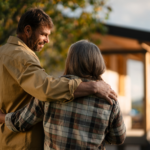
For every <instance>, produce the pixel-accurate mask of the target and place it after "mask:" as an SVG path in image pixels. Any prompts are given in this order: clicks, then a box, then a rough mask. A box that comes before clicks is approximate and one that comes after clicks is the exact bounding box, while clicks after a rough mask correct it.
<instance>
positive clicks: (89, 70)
mask: <svg viewBox="0 0 150 150" xmlns="http://www.w3.org/2000/svg"><path fill="white" fill-rule="evenodd" d="M104 71H105V63H104V60H103V57H102V55H101V52H100V50H99V48H98V47H97V46H96V45H95V44H93V43H91V42H89V41H87V40H81V41H78V42H76V43H74V44H72V45H71V46H70V48H69V52H68V56H67V59H66V66H65V72H64V75H77V76H79V77H82V78H88V79H94V80H100V79H101V77H100V75H102V74H103V73H104Z"/></svg>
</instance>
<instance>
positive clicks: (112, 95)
mask: <svg viewBox="0 0 150 150" xmlns="http://www.w3.org/2000/svg"><path fill="white" fill-rule="evenodd" d="M109 98H112V99H114V100H115V101H117V97H116V96H115V95H114V94H112V93H110V94H109Z"/></svg>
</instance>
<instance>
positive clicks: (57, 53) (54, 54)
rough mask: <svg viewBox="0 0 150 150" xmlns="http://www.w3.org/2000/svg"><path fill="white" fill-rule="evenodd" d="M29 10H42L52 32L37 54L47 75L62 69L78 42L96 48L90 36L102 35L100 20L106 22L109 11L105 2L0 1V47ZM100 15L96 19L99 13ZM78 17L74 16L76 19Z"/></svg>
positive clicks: (71, 0) (102, 28) (65, 0)
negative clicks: (46, 16)
mask: <svg viewBox="0 0 150 150" xmlns="http://www.w3.org/2000/svg"><path fill="white" fill-rule="evenodd" d="M31 7H39V8H42V9H43V10H44V11H45V12H46V13H47V14H48V15H49V16H50V17H51V18H52V20H53V22H54V30H53V32H52V34H51V35H50V43H49V44H46V46H45V47H44V50H42V51H41V52H40V53H39V54H37V55H38V56H39V58H40V60H41V65H42V66H43V67H44V68H45V69H46V71H47V72H48V73H50V74H52V72H56V71H61V70H63V69H64V64H65V59H66V56H67V51H68V48H69V46H70V45H71V44H72V43H74V42H76V41H78V40H81V39H88V40H90V41H93V42H94V43H96V44H98V43H99V42H100V41H98V40H97V41H95V40H94V39H93V38H92V36H90V35H91V33H95V32H97V30H99V31H100V32H101V33H105V32H106V27H105V26H104V25H103V23H102V21H103V19H106V18H108V14H109V12H110V11H111V8H110V7H108V6H106V0H20V1H19V2H18V0H13V1H12V0H1V1H0V10H1V11H0V26H1V28H0V45H2V44H3V43H5V42H6V40H7V38H8V37H9V35H15V34H16V28H17V24H18V21H19V19H20V16H21V15H22V14H23V13H24V12H25V11H27V10H28V9H29V8H31ZM103 11H104V13H103V14H102V15H101V16H102V18H99V17H100V15H99V13H100V12H103ZM77 14H78V15H77Z"/></svg>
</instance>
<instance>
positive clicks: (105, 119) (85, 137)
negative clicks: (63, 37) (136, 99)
mask: <svg viewBox="0 0 150 150" xmlns="http://www.w3.org/2000/svg"><path fill="white" fill-rule="evenodd" d="M104 70H105V63H104V60H103V57H102V55H101V53H100V50H99V48H98V47H97V46H96V45H95V44H93V43H91V42H88V41H86V40H81V41H78V42H76V43H74V44H72V45H71V47H70V49H69V52H68V56H67V60H66V67H65V72H64V76H63V77H66V78H69V79H72V78H74V79H77V78H81V79H82V81H84V82H88V81H91V80H92V81H93V82H95V81H97V80H101V75H102V73H103V72H104ZM112 101H113V105H110V104H109V103H108V102H106V100H105V99H100V98H98V97H95V96H93V95H91V96H87V97H82V98H77V99H76V100H74V101H72V102H70V103H63V104H61V103H60V102H55V103H53V102H51V103H49V102H45V103H44V102H41V101H39V100H37V99H36V98H33V100H32V101H31V102H30V103H29V104H28V105H26V106H25V107H24V108H22V109H21V110H18V111H17V112H14V113H9V114H7V115H6V117H5V116H4V117H5V123H6V125H7V127H8V128H9V129H10V130H13V131H15V132H19V131H26V130H28V129H29V128H30V127H31V126H33V125H34V124H36V123H37V122H39V121H41V120H43V127H44V133H45V139H44V150H63V149H64V150H93V149H94V150H96V149H100V150H104V149H105V148H104V143H105V141H106V142H108V143H110V144H121V143H123V142H124V139H125V132H126V130H125V125H124V122H123V120H122V115H121V112H120V107H119V105H118V102H116V101H114V100H112ZM0 118H1V119H2V115H0Z"/></svg>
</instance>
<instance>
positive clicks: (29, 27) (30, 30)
mask: <svg viewBox="0 0 150 150" xmlns="http://www.w3.org/2000/svg"><path fill="white" fill-rule="evenodd" d="M24 33H25V35H26V36H27V37H28V38H30V37H31V35H32V28H31V26H30V25H26V26H25V28H24Z"/></svg>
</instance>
